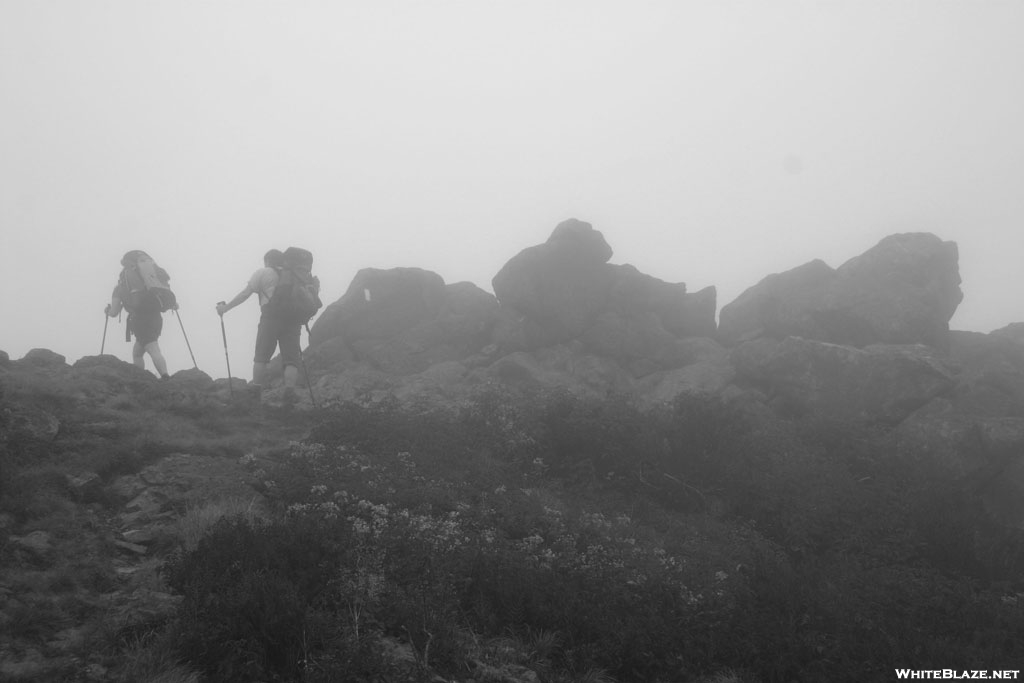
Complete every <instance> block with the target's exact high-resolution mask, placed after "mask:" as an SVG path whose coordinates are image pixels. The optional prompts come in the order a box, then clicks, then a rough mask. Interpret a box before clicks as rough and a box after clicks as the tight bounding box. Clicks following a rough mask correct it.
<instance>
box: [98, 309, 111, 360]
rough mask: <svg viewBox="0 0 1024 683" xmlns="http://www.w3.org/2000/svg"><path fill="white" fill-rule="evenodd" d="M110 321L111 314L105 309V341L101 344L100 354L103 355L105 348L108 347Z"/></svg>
mask: <svg viewBox="0 0 1024 683" xmlns="http://www.w3.org/2000/svg"><path fill="white" fill-rule="evenodd" d="M109 322H110V316H109V315H107V312H106V311H103V343H102V344H100V355H101V356H102V355H103V349H105V348H106V347H107V324H108V323H109Z"/></svg>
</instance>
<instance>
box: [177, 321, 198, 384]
mask: <svg viewBox="0 0 1024 683" xmlns="http://www.w3.org/2000/svg"><path fill="white" fill-rule="evenodd" d="M174 315H175V316H177V318H178V324H179V325H181V336H183V337H185V346H187V347H188V355H190V356H192V367H194V368H195V369H196V370H198V369H199V366H198V365H196V357H195V355H194V354H193V353H192V345H191V344H189V343H188V335H187V334H185V325H184V323H182V322H181V314H180V313H178V309H177V308H175V309H174Z"/></svg>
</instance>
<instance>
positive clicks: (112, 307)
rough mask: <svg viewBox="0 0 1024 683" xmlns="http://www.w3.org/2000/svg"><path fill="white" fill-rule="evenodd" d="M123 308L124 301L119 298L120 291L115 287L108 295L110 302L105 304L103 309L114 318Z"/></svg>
mask: <svg viewBox="0 0 1024 683" xmlns="http://www.w3.org/2000/svg"><path fill="white" fill-rule="evenodd" d="M122 308H124V302H123V301H122V300H121V293H120V291H118V289H117V288H116V287H115V288H114V292H113V293H112V294H111V295H110V303H109V304H107V308H106V309H105V311H106V314H107V315H108V316H110V317H111V318H116V317H117V316H118V315H120V314H121V309H122Z"/></svg>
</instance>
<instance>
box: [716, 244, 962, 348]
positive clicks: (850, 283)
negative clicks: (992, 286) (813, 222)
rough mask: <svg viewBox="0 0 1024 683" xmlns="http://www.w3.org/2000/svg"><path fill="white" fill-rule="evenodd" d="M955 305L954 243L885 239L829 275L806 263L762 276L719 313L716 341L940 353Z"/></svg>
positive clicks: (829, 270) (957, 291)
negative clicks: (915, 348)
mask: <svg viewBox="0 0 1024 683" xmlns="http://www.w3.org/2000/svg"><path fill="white" fill-rule="evenodd" d="M962 299H963V293H962V292H961V291H960V274H959V269H958V265H957V246H956V244H955V243H953V242H943V241H942V240H940V239H939V238H938V237H936V236H935V235H932V234H929V233H906V234H899V235H890V236H889V237H886V238H885V239H883V240H882V241H881V242H879V243H878V244H877V245H876V246H874V247H872V248H871V249H869V250H868V251H866V252H865V253H863V254H861V255H860V256H857V257H854V258H852V259H850V260H849V261H847V262H846V263H844V264H843V265H842V266H840V267H839V268H837V269H835V270H833V269H832V268H830V267H829V266H828V265H826V264H825V263H824V262H822V261H811V262H810V263H807V264H804V265H802V266H800V267H798V268H794V269H793V270H790V271H787V272H785V273H779V274H775V275H769V276H768V277H766V278H764V279H763V280H762V281H761V282H759V283H758V284H757V285H755V286H753V287H751V288H750V289H748V290H747V291H745V292H744V293H743V294H741V295H740V296H739V297H738V298H737V299H736V300H735V301H733V302H732V303H730V304H728V305H727V306H724V307H723V308H722V313H721V327H720V329H719V335H720V337H721V338H722V339H723V340H724V341H725V342H726V343H737V342H740V341H745V340H749V339H754V338H757V337H761V336H766V337H772V338H775V339H781V338H783V337H787V336H795V337H804V338H806V339H815V340H818V341H826V342H831V343H834V344H848V345H851V346H867V345H868V344H917V343H920V344H928V345H929V346H934V347H939V348H941V347H943V346H944V345H945V344H946V336H947V333H948V331H949V319H950V318H951V317H952V316H953V313H954V312H955V311H956V307H957V306H958V305H959V304H960V301H961V300H962Z"/></svg>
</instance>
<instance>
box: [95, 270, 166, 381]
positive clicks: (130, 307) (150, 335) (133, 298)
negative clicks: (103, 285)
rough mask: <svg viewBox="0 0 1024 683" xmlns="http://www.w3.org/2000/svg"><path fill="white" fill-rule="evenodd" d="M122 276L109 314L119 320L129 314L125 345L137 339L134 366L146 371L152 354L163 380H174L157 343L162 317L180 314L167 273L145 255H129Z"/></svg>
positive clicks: (113, 295)
mask: <svg viewBox="0 0 1024 683" xmlns="http://www.w3.org/2000/svg"><path fill="white" fill-rule="evenodd" d="M121 266H122V267H121V275H120V277H118V280H117V285H116V286H115V287H114V291H113V293H112V294H111V297H110V303H109V304H107V307H106V309H105V312H106V314H107V316H108V317H110V318H115V317H117V316H118V315H120V314H121V311H122V309H123V310H127V311H128V321H127V324H126V325H125V341H131V338H132V337H133V336H134V337H135V346H133V347H132V363H134V364H135V365H136V366H137V367H140V368H145V367H146V361H145V354H147V353H148V354H149V358H150V360H152V361H153V366H154V367H155V368H156V371H157V372H158V373H159V374H160V378H161V379H170V375H168V374H167V361H166V360H165V359H164V355H163V352H161V351H160V344H159V343H158V342H157V340H158V339H159V338H160V333H161V332H162V331H163V326H164V321H163V317H162V313H164V312H165V311H168V310H177V309H178V303H177V300H176V299H175V297H174V292H172V291H171V288H170V286H169V284H168V283H169V281H170V279H171V278H170V276H169V275H168V274H167V271H166V270H164V269H163V268H161V267H160V266H158V265H157V264H156V262H155V261H154V260H153V259H152V258H151V257H150V256H149V254H147V253H146V252H144V251H139V250H133V251H129V252H128V253H127V254H125V255H124V257H123V258H122V259H121Z"/></svg>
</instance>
